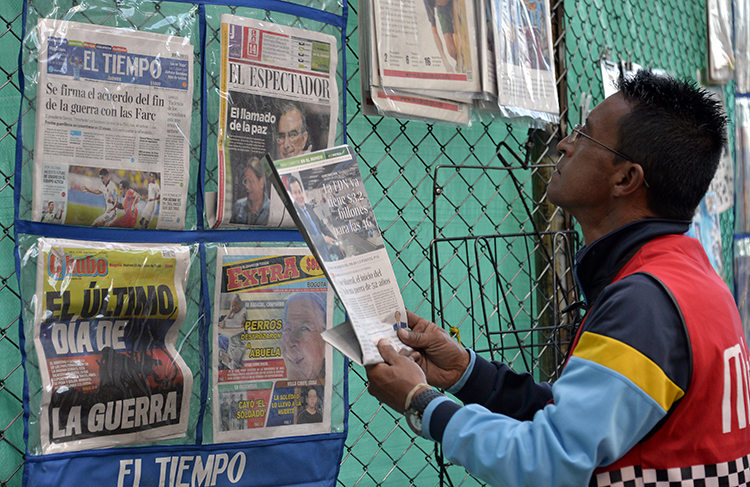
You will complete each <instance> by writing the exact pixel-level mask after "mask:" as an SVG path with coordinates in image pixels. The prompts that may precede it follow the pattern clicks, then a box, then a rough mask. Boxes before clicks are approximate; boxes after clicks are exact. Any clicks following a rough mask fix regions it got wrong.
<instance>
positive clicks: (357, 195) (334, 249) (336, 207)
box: [266, 146, 406, 365]
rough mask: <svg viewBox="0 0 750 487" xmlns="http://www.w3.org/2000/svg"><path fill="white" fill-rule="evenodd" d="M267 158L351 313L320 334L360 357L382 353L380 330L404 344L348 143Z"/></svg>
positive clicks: (366, 360) (394, 286)
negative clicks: (400, 337)
mask: <svg viewBox="0 0 750 487" xmlns="http://www.w3.org/2000/svg"><path fill="white" fill-rule="evenodd" d="M266 159H267V161H268V168H269V177H271V179H272V181H273V183H274V186H275V187H276V188H277V190H278V191H279V194H280V195H282V197H283V198H284V199H285V204H286V205H287V208H288V209H289V212H290V213H292V215H293V217H294V218H295V222H296V224H297V228H298V229H299V230H300V232H301V233H302V234H303V236H304V237H305V241H306V242H307V243H308V245H310V247H311V249H312V250H313V252H314V253H315V256H316V258H317V260H318V262H320V263H321V264H322V266H323V270H324V271H325V273H326V275H327V276H328V278H329V280H330V282H331V284H332V286H333V287H334V289H335V291H336V294H338V296H339V298H340V299H341V302H342V303H343V305H344V307H345V308H346V311H347V313H348V317H349V321H348V322H346V323H344V324H342V325H339V326H337V327H335V328H333V329H330V330H326V332H325V333H323V338H324V339H325V340H326V341H327V342H329V343H330V344H331V345H333V346H334V347H336V348H338V349H339V350H340V351H341V352H342V353H344V354H345V355H346V356H347V357H349V358H351V359H352V360H354V361H355V362H356V363H358V364H361V365H362V364H365V365H366V364H372V363H378V362H382V361H383V359H382V357H381V356H380V352H378V349H377V342H378V341H379V340H380V339H381V338H387V339H388V340H389V341H390V342H391V344H392V345H393V346H394V348H396V349H397V350H400V349H402V348H405V347H406V346H405V345H404V344H403V343H402V342H401V341H400V340H399V339H398V335H397V334H396V331H397V330H398V329H399V328H405V327H406V310H405V308H404V302H403V299H402V297H401V293H400V292H399V288H398V283H397V282H396V276H395V274H394V272H393V268H392V267H391V262H390V260H389V259H388V253H387V252H386V250H385V245H384V244H383V237H382V235H381V233H380V229H379V228H378V224H377V222H376V221H375V215H374V214H373V211H372V206H371V205H370V200H369V198H368V197H367V193H366V192H365V188H364V184H363V183H362V176H361V174H360V172H359V167H358V166H357V161H356V159H355V157H354V153H353V152H352V150H351V148H350V147H349V146H339V147H335V148H332V149H326V150H322V151H318V152H314V153H312V154H308V155H303V156H297V157H293V158H289V159H283V160H280V161H271V160H268V159H269V158H266Z"/></svg>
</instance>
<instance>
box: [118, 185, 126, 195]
mask: <svg viewBox="0 0 750 487" xmlns="http://www.w3.org/2000/svg"><path fill="white" fill-rule="evenodd" d="M119 188H120V194H123V193H124V192H125V186H123V185H122V184H120V185H119Z"/></svg>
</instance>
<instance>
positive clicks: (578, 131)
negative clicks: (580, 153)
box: [568, 124, 649, 188]
mask: <svg viewBox="0 0 750 487" xmlns="http://www.w3.org/2000/svg"><path fill="white" fill-rule="evenodd" d="M582 130H583V127H581V126H580V125H578V124H576V125H575V127H573V129H572V130H571V131H570V133H569V134H568V142H569V143H571V144H573V143H575V141H576V139H577V138H578V136H579V135H581V136H583V137H585V138H587V139H589V140H590V141H592V142H595V143H597V144H599V145H600V146H602V147H604V148H605V149H607V150H608V151H610V152H612V153H614V154H617V155H618V156H620V157H622V158H623V159H625V160H626V161H631V162H635V161H633V159H631V158H630V157H628V156H626V155H625V154H623V153H622V152H618V151H616V150H614V149H613V148H611V147H609V146H606V145H604V144H602V143H601V142H599V141H598V140H596V139H595V138H593V137H591V136H590V135H586V134H584V133H583V132H582ZM641 167H643V166H641ZM643 185H644V186H646V187H647V188H648V187H649V186H648V182H647V181H646V178H644V179H643Z"/></svg>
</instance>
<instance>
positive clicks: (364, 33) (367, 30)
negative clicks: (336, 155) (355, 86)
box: [358, 2, 470, 125]
mask: <svg viewBox="0 0 750 487" xmlns="http://www.w3.org/2000/svg"><path fill="white" fill-rule="evenodd" d="M371 7H372V5H371V3H370V2H362V3H360V11H359V17H358V18H359V35H360V44H359V46H360V52H361V53H362V55H360V59H362V60H365V62H363V63H361V64H360V88H361V91H362V113H364V114H365V115H380V114H383V115H388V116H393V117H398V118H404V119H414V120H423V121H427V122H432V121H442V122H449V123H456V124H462V125H466V124H468V123H469V106H470V105H469V103H466V100H464V102H460V101H454V100H445V99H440V98H438V96H437V94H438V92H437V91H434V92H432V94H430V91H428V90H421V91H420V90H414V89H413V88H414V84H419V83H412V87H411V89H410V90H408V91H407V90H395V89H393V88H385V87H383V86H382V82H381V77H380V74H379V68H378V57H377V49H378V47H377V41H376V37H375V35H374V33H375V20H374V18H373V17H372V15H371V12H370V9H371ZM456 93H459V92H456Z"/></svg>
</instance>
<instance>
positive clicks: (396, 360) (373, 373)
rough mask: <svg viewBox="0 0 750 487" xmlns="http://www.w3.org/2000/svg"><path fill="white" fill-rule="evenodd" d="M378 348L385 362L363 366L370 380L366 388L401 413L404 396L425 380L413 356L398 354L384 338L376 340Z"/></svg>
mask: <svg viewBox="0 0 750 487" xmlns="http://www.w3.org/2000/svg"><path fill="white" fill-rule="evenodd" d="M378 350H379V351H380V355H382V356H383V360H385V362H384V363H381V364H375V365H368V366H367V367H365V370H366V371H367V379H368V380H369V382H370V385H369V386H368V387H367V390H368V391H369V392H370V394H372V395H373V396H375V398H377V399H378V400H379V401H380V402H382V403H384V404H386V405H387V406H390V407H391V408H392V409H394V410H395V411H396V412H398V413H403V412H404V406H405V404H404V403H405V402H406V396H408V395H409V392H411V391H412V389H414V387H415V386H417V385H418V384H420V383H424V382H426V380H425V376H424V372H422V369H421V368H420V367H419V366H418V365H417V364H416V363H415V362H414V359H413V358H411V357H407V356H405V355H400V354H399V353H398V352H396V350H395V349H394V348H393V347H392V346H391V345H390V344H389V343H388V340H386V339H381V340H380V342H378ZM423 389H426V387H423ZM417 392H419V391H417Z"/></svg>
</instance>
